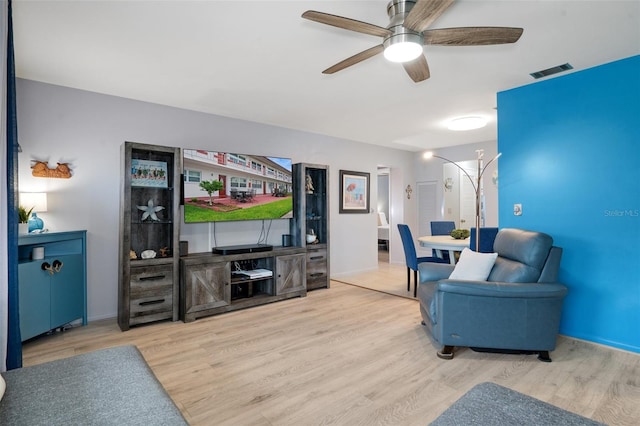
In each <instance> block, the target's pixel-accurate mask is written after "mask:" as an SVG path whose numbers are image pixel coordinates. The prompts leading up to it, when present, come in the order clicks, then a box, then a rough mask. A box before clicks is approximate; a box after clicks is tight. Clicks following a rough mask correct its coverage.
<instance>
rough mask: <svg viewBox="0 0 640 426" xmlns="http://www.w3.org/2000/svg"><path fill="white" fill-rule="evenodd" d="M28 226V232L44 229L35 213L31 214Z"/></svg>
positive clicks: (42, 223)
mask: <svg viewBox="0 0 640 426" xmlns="http://www.w3.org/2000/svg"><path fill="white" fill-rule="evenodd" d="M28 225H29V232H33V231H39V230H41V229H42V228H44V222H43V221H42V219H40V218H39V217H38V215H37V214H35V213H31V219H29V223H28Z"/></svg>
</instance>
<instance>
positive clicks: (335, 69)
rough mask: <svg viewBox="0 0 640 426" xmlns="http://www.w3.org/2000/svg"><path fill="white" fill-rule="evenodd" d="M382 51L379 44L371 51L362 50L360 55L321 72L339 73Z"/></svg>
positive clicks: (382, 48)
mask: <svg viewBox="0 0 640 426" xmlns="http://www.w3.org/2000/svg"><path fill="white" fill-rule="evenodd" d="M383 50H384V46H382V45H381V44H379V45H377V46H374V47H372V48H371V49H367V50H363V51H362V52H360V53H357V54H355V55H353V56H351V57H350V58H347V59H345V60H344V61H340V62H338V63H337V64H335V65H334V66H332V67H329V68H327V69H326V70H324V71H322V74H333V73H335V72H338V71H341V70H343V69H345V68H347V67H350V66H351V65H355V64H357V63H358V62H362V61H364V60H366V59H369V58H371V57H373V56H376V55H377V54H378V53H381V52H382V51H383Z"/></svg>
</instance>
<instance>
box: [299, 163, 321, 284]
mask: <svg viewBox="0 0 640 426" xmlns="http://www.w3.org/2000/svg"><path fill="white" fill-rule="evenodd" d="M293 190H294V191H295V194H296V196H295V197H293V209H294V218H293V219H292V220H291V235H292V238H293V244H294V245H296V246H299V247H306V249H307V261H306V274H307V280H306V281H307V290H313V289H317V288H328V287H329V167H328V166H323V165H319V164H304V163H297V164H294V165H293Z"/></svg>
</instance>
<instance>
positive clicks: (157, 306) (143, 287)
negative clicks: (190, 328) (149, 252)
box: [129, 265, 173, 325]
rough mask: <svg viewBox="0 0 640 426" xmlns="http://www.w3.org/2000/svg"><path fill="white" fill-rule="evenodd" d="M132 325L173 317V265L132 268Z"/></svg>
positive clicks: (130, 303)
mask: <svg viewBox="0 0 640 426" xmlns="http://www.w3.org/2000/svg"><path fill="white" fill-rule="evenodd" d="M129 309H130V318H131V321H130V323H131V325H133V324H139V323H143V322H150V321H158V320H161V319H166V318H172V316H173V265H155V266H145V267H140V268H131V281H130V300H129Z"/></svg>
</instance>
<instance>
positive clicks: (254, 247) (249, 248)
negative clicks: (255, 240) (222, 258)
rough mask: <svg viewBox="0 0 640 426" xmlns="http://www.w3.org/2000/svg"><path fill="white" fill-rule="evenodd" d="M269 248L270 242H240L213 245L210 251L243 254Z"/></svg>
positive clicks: (271, 247) (270, 248)
mask: <svg viewBox="0 0 640 426" xmlns="http://www.w3.org/2000/svg"><path fill="white" fill-rule="evenodd" d="M271 250H273V246H272V245H270V244H240V245H235V246H220V247H213V249H212V250H211V251H212V252H213V254H243V253H258V252H262V251H271Z"/></svg>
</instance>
